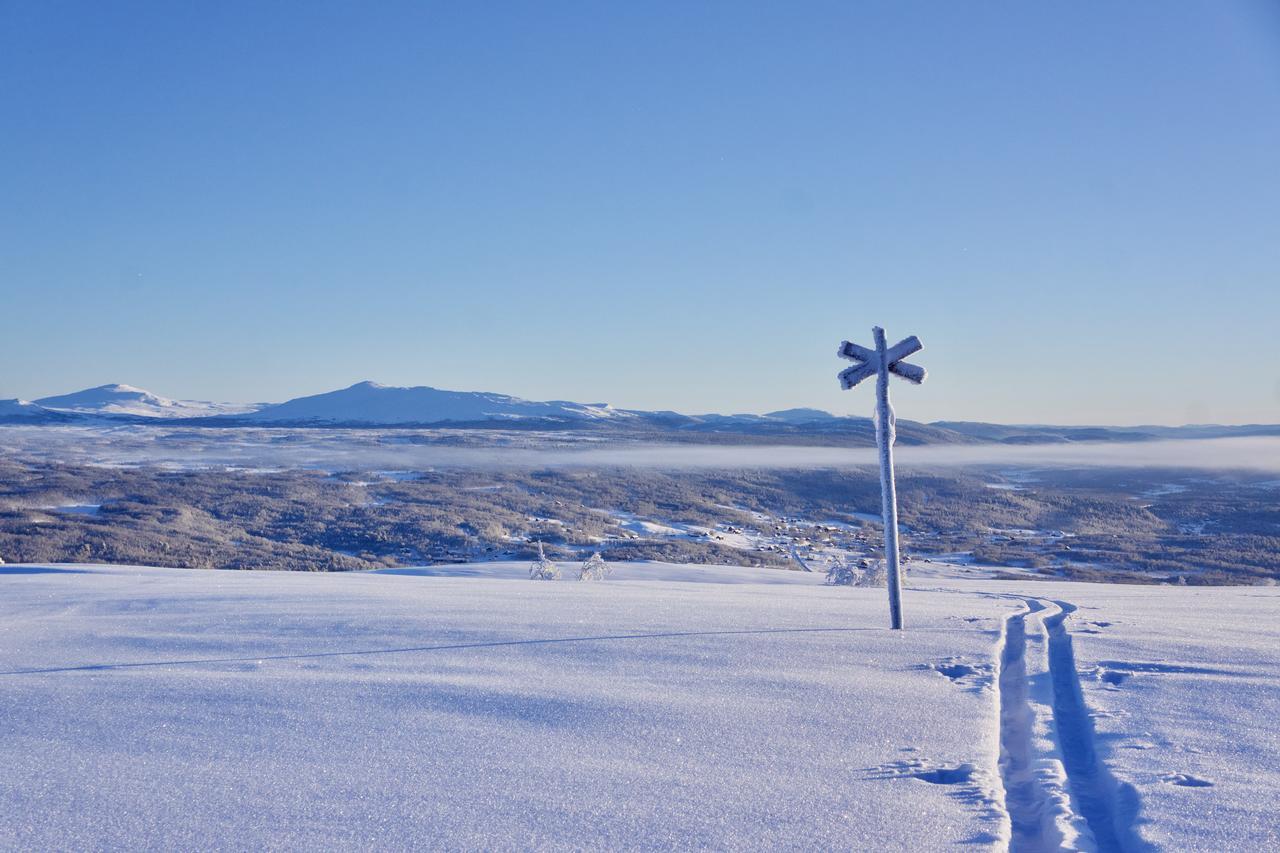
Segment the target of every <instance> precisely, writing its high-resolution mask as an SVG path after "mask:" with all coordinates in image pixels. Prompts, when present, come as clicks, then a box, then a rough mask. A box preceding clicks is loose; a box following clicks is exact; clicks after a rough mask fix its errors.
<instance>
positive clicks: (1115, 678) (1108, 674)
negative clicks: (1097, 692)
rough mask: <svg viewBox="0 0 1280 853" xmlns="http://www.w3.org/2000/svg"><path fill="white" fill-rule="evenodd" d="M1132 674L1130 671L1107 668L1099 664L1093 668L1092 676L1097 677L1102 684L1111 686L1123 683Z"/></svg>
mask: <svg viewBox="0 0 1280 853" xmlns="http://www.w3.org/2000/svg"><path fill="white" fill-rule="evenodd" d="M1132 676H1133V673H1132V672H1122V671H1121V670H1118V669H1108V668H1107V667H1105V666H1099V667H1096V668H1094V670H1093V677H1094V678H1096V679H1098V680H1099V681H1101V682H1103V683H1104V684H1109V685H1111V686H1112V687H1119V686H1120V685H1121V684H1124V683H1125V682H1126V681H1128V680H1129V679H1130V678H1131V677H1132Z"/></svg>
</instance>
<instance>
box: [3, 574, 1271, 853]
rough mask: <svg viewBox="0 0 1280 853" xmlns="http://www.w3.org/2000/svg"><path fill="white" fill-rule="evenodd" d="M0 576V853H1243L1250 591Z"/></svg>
mask: <svg viewBox="0 0 1280 853" xmlns="http://www.w3.org/2000/svg"><path fill="white" fill-rule="evenodd" d="M560 568H561V570H562V577H563V579H562V580H561V581H559V582H534V581H530V580H528V565H527V564H525V563H490V564H469V565H459V566H431V567H425V568H420V569H415V568H405V569H392V570H387V571H382V572H361V573H316V574H311V573H274V572H225V571H198V570H178V569H158V568H135V567H121V566H93V565H56V566H36V565H8V566H0V719H2V720H3V721H4V725H3V726H0V762H2V764H0V766H3V767H4V772H3V773H0V815H3V819H2V820H0V848H3V849H12V850H32V849H197V848H198V849H245V850H248V849H300V848H301V849H355V848H361V849H369V848H375V847H376V848H380V849H405V848H429V849H582V848H592V849H634V848H677V849H695V848H703V849H705V848H711V849H774V848H785V849H848V850H943V849H950V848H954V847H957V846H964V847H966V848H969V849H997V850H1000V849H1010V848H1011V849H1014V850H1037V851H1038V850H1059V849H1067V850H1177V851H1183V850H1205V851H1224V850H1268V849H1277V848H1278V847H1280V760H1278V759H1280V735H1278V734H1277V730H1276V726H1275V721H1276V720H1277V719H1280V689H1278V688H1280V620H1277V618H1276V617H1277V615H1280V590H1278V589H1275V588H1270V587H1226V588H1222V587H1219V588H1194V587H1187V588H1182V587H1168V586H1166V587H1149V586H1147V587H1132V586H1122V585H1097V584H1083V583H1081V584H1071V583H1050V582H1037V581H1030V580H1028V581H995V580H991V579H969V578H959V577H955V576H952V575H951V574H949V572H948V569H947V568H946V567H945V566H940V565H935V566H932V567H931V568H930V573H929V574H928V575H925V574H923V573H921V574H917V575H914V576H913V577H912V578H910V580H909V583H908V587H907V590H906V593H905V597H904V602H905V607H906V615H907V620H908V621H907V630H906V631H904V632H900V633H899V632H892V631H889V630H887V628H886V627H885V625H886V605H885V601H884V591H883V590H878V589H862V588H848V587H828V586H824V585H822V577H821V575H820V574H816V573H815V574H807V573H803V572H789V571H780V570H770V569H749V568H735V567H723V566H716V567H711V566H682V565H670V564H660V563H639V564H619V565H616V566H614V567H613V568H614V571H613V574H612V575H611V576H610V577H609V579H607V580H604V581H600V582H593V583H579V582H576V564H569V563H564V564H561V567H560Z"/></svg>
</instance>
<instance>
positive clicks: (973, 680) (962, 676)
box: [920, 657, 993, 691]
mask: <svg viewBox="0 0 1280 853" xmlns="http://www.w3.org/2000/svg"><path fill="white" fill-rule="evenodd" d="M920 668H921V669H927V670H930V671H932V672H936V673H938V674H939V675H943V676H946V677H947V678H949V679H951V681H952V683H954V684H956V685H958V686H960V687H967V688H969V689H971V690H975V691H981V690H986V689H988V688H989V687H991V680H992V671H993V668H992V666H991V664H989V663H971V662H969V661H966V660H964V659H963V658H956V657H950V658H944V659H943V660H940V661H937V662H936V663H926V664H922V665H921V667H920Z"/></svg>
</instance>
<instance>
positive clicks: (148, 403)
mask: <svg viewBox="0 0 1280 853" xmlns="http://www.w3.org/2000/svg"><path fill="white" fill-rule="evenodd" d="M36 403H38V404H39V405H41V406H43V407H44V408H46V409H53V410H55V411H59V412H72V413H75V414H79V415H127V416H131V417H142V418H202V417H210V416H213V415H229V414H243V413H245V412H250V411H253V410H254V409H255V408H256V407H255V406H243V405H236V404H234V403H210V402H205V401H202V400H170V399H168V398H167V397H161V396H158V395H156V394H152V393H151V392H150V391H147V390H145V389H142V388H135V387H133V386H132V385H99V386H98V387H96V388H86V389H85V390H83V391H76V392H73V393H71V394H61V395H59V396H56V397H42V398H41V399H39V400H36Z"/></svg>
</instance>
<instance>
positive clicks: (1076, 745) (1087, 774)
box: [1044, 601, 1151, 853]
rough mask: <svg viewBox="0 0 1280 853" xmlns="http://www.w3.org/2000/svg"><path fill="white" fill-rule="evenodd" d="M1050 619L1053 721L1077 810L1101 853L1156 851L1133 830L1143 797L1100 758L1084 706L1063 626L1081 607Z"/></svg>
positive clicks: (1063, 605) (1063, 609) (1063, 606)
mask: <svg viewBox="0 0 1280 853" xmlns="http://www.w3.org/2000/svg"><path fill="white" fill-rule="evenodd" d="M1054 603H1055V604H1057V606H1058V607H1059V608H1060V609H1059V610H1058V612H1057V613H1054V614H1052V615H1049V616H1046V617H1045V619H1044V625H1045V630H1046V631H1047V632H1048V635H1049V678H1050V681H1051V683H1052V686H1053V720H1054V728H1055V730H1056V732H1057V735H1056V736H1057V741H1058V749H1059V751H1060V752H1061V753H1062V763H1063V766H1064V768H1065V769H1066V773H1067V780H1068V784H1069V785H1070V789H1071V799H1072V803H1073V805H1074V807H1075V810H1076V812H1077V813H1078V814H1080V816H1081V817H1083V818H1084V820H1085V822H1086V823H1087V824H1088V826H1089V829H1090V831H1091V832H1092V833H1093V837H1094V840H1095V842H1096V843H1097V849H1098V850H1099V851H1100V853H1112V851H1119V853H1131V851H1143V850H1149V849H1151V845H1149V844H1147V843H1146V842H1144V841H1142V839H1141V838H1139V837H1138V835H1137V833H1136V832H1135V830H1134V827H1133V821H1134V818H1135V817H1136V815H1137V807H1138V798H1137V793H1136V791H1134V789H1133V786H1131V785H1127V784H1122V783H1121V782H1120V781H1119V780H1117V779H1116V778H1115V777H1114V776H1113V775H1112V774H1111V771H1110V770H1109V769H1108V768H1107V766H1106V764H1104V763H1103V761H1102V760H1101V759H1100V758H1099V757H1098V751H1097V746H1096V734H1095V731H1094V727H1093V718H1092V717H1090V716H1089V708H1088V706H1087V705H1086V704H1085V701H1084V694H1083V692H1082V690H1081V687H1080V675H1079V672H1078V671H1077V670H1076V656H1075V649H1074V648H1073V646H1072V644H1071V635H1070V634H1068V633H1067V629H1066V626H1065V625H1064V624H1063V623H1064V622H1065V621H1066V619H1067V617H1068V616H1070V615H1071V614H1072V613H1074V612H1075V610H1076V607H1075V605H1074V604H1070V603H1068V602H1065V601H1056V602H1054Z"/></svg>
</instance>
